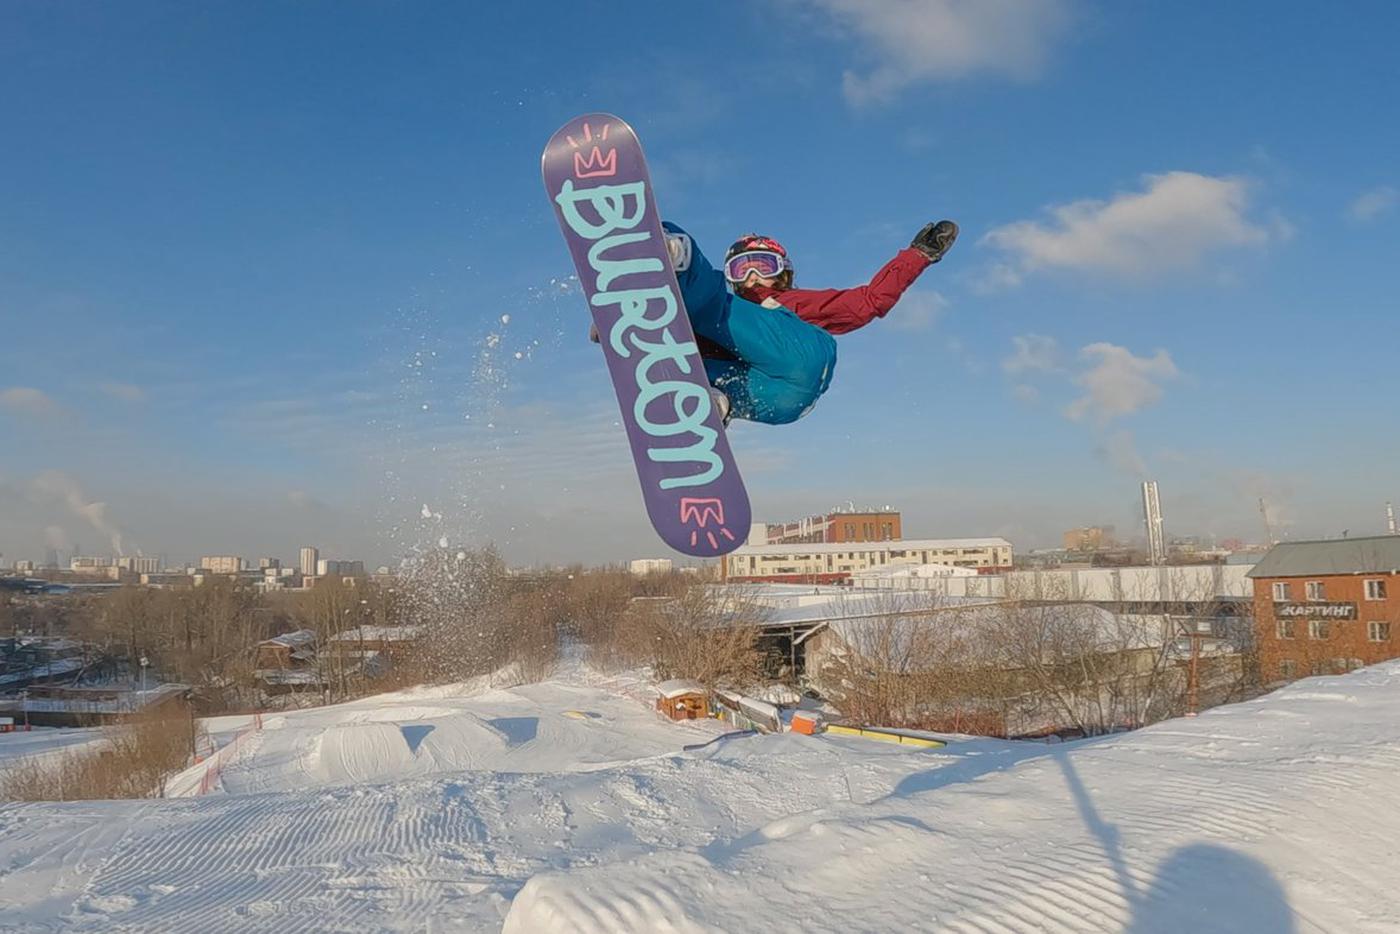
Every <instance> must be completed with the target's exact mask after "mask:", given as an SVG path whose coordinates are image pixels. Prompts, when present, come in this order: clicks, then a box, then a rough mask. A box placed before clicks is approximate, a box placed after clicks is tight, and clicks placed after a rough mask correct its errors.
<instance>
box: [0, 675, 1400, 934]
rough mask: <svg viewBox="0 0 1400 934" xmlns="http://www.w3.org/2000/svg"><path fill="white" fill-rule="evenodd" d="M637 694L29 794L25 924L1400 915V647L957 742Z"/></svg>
mask: <svg viewBox="0 0 1400 934" xmlns="http://www.w3.org/2000/svg"><path fill="white" fill-rule="evenodd" d="M624 687H626V685H622V684H616V683H614V684H609V683H604V682H600V681H599V680H598V679H596V678H592V677H590V676H588V675H587V673H586V672H583V671H574V672H572V673H571V674H570V675H568V676H566V677H563V678H561V679H560V680H556V681H551V682H547V683H545V684H538V685H529V686H524V687H519V688H512V689H509V690H488V691H484V692H479V693H475V694H472V693H471V692H470V691H467V690H462V689H459V690H456V691H453V690H442V689H435V690H430V691H415V692H404V693H401V694H396V695H389V696H386V697H382V698H375V699H371V700H368V701H360V702H357V703H354V704H346V705H341V706H338V707H334V708H326V709H322V710H309V711H301V712H295V713H288V714H285V715H278V716H276V717H268V718H267V719H266V722H265V729H264V730H263V731H262V733H261V734H259V735H258V736H257V737H256V738H255V739H254V741H253V742H252V743H251V744H250V745H249V746H248V747H247V748H246V749H245V750H244V751H243V753H242V757H241V758H240V760H239V761H238V762H237V763H236V764H235V765H234V766H231V767H229V768H228V769H226V770H225V773H224V781H223V786H224V793H217V794H213V795H209V796H206V797H203V798H190V799H180V800H167V801H129V802H93V803H84V804H67V805H58V804H49V805H8V806H0V929H3V930H6V931H11V930H15V931H59V930H63V931H69V930H76V931H96V930H104V931H108V930H119V931H165V930H169V931H185V930H188V931H200V932H206V931H208V932H214V931H230V932H232V931H422V930H453V931H457V930H465V931H474V930H482V931H497V930H501V928H502V926H503V925H504V927H505V929H506V930H508V931H512V932H544V931H555V930H558V931H610V932H611V931H647V932H651V931H714V930H725V931H735V932H737V931H764V932H769V931H886V930H901V931H903V930H960V931H996V932H1005V931H1024V930H1035V931H1042V930H1044V931H1104V930H1120V929H1121V930H1129V931H1134V932H1145V931H1179V930H1182V931H1184V930H1189V931H1212V930H1215V931H1261V932H1262V931H1269V932H1273V931H1289V930H1295V931H1317V930H1324V931H1348V932H1350V931H1358V932H1379V931H1395V930H1397V929H1400V909H1397V908H1395V907H1393V903H1394V902H1395V899H1394V897H1393V896H1392V895H1391V892H1392V891H1393V890H1395V889H1396V888H1397V887H1400V859H1397V856H1398V855H1400V852H1397V851H1398V849H1400V844H1397V843H1396V841H1400V664H1391V665H1387V666H1381V667H1377V668H1373V669H1369V670H1366V671H1362V672H1359V673H1356V674H1353V675H1350V676H1346V677H1341V678H1315V679H1310V680H1308V681H1305V682H1301V683H1299V684H1298V685H1295V686H1294V687H1292V688H1289V689H1286V690H1284V691H1280V692H1278V693H1276V694H1274V695H1271V696H1269V697H1267V698H1263V699H1261V700H1259V701H1256V702H1253V703H1250V704H1243V705H1239V706H1236V707H1231V708H1222V709H1220V710H1216V711H1212V712H1210V713H1209V714H1206V715H1204V716H1202V717H1200V718H1198V719H1196V720H1193V721H1181V720H1178V721H1172V722H1170V723H1165V724H1161V725H1159V726H1157V727H1154V728H1151V729H1148V730H1143V731H1140V732H1138V733H1134V734H1127V735H1122V736H1117V737H1112V738H1108V739H1103V740H1099V741H1095V742H1087V743H1080V744H1068V745H1064V746H1040V745H1030V744H1027V745H1018V744H1010V743H999V742H993V741H979V742H970V743H961V744H954V745H952V746H950V747H948V748H947V749H945V750H939V751H915V750H910V749H907V748H899V747H893V746H886V745H883V744H878V743H871V742H869V741H865V740H859V739H843V738H834V737H832V738H823V737H818V738H809V737H801V736H780V737H738V738H727V739H721V740H719V741H717V742H713V743H708V744H707V745H703V746H700V744H704V743H706V742H707V741H708V740H710V739H711V738H713V737H714V735H715V733H716V730H717V726H716V725H714V724H700V725H679V724H670V723H666V722H664V721H662V720H660V719H659V718H658V717H657V716H656V715H655V714H654V713H653V712H652V711H651V710H649V709H648V707H647V706H646V705H645V704H644V703H642V702H641V701H640V700H637V699H634V698H632V697H629V696H626V694H624V693H622V692H621V690H620V689H621V688H624ZM687 746H690V747H692V748H690V749H688V750H687V749H686V748H685V747H687Z"/></svg>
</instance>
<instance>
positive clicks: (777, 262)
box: [724, 250, 792, 285]
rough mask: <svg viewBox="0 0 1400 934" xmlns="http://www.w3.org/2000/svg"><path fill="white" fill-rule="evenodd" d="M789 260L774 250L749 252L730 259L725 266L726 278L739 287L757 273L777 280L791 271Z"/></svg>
mask: <svg viewBox="0 0 1400 934" xmlns="http://www.w3.org/2000/svg"><path fill="white" fill-rule="evenodd" d="M791 268H792V266H791V265H790V264H789V263H788V258H787V257H786V256H784V255H783V254H781V253H775V252H774V251H772V250H748V251H746V252H744V253H738V254H736V255H734V256H732V257H730V258H729V260H728V261H727V262H726V263H725V264H724V278H726V279H728V280H729V281H730V282H733V283H734V284H736V285H738V284H741V283H742V282H743V281H744V280H745V279H747V278H748V277H749V273H751V272H756V273H758V274H759V276H760V277H762V278H764V279H776V278H778V277H779V276H781V275H782V274H783V272H784V271H786V270H788V269H791Z"/></svg>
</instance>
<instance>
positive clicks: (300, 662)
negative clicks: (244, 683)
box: [253, 629, 316, 670]
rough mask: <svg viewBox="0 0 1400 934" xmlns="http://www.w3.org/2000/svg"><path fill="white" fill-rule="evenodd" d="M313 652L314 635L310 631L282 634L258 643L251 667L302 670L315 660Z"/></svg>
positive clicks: (314, 644)
mask: <svg viewBox="0 0 1400 934" xmlns="http://www.w3.org/2000/svg"><path fill="white" fill-rule="evenodd" d="M315 652H316V633H314V632H312V631H311V630H310V629H298V630H297V631H296V632H284V633H283V634H282V635H280V636H273V637H272V638H271V639H264V640H263V641H262V642H259V643H258V654H257V660H256V661H255V662H254V663H253V667H254V668H257V669H259V670H264V669H271V670H283V669H288V668H304V667H307V666H309V665H310V664H311V663H312V662H313V661H314V660H315Z"/></svg>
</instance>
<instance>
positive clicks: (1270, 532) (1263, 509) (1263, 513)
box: [1259, 496, 1278, 546]
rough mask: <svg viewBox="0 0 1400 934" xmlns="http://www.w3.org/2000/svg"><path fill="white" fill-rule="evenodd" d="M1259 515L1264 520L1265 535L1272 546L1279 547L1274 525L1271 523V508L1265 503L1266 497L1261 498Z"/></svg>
mask: <svg viewBox="0 0 1400 934" xmlns="http://www.w3.org/2000/svg"><path fill="white" fill-rule="evenodd" d="M1259 515H1260V517H1261V518H1262V519H1263V520H1264V534H1265V535H1266V536H1267V537H1268V542H1269V545H1270V546H1273V545H1277V544H1278V541H1277V540H1276V539H1275V538H1274V524H1273V523H1272V522H1270V521H1269V506H1268V504H1267V503H1265V502H1264V497H1262V496H1261V497H1259Z"/></svg>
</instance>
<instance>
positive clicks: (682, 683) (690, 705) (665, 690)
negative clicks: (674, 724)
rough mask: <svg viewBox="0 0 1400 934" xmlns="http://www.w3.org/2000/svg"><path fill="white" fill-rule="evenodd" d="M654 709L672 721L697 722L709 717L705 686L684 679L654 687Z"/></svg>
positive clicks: (708, 699)
mask: <svg viewBox="0 0 1400 934" xmlns="http://www.w3.org/2000/svg"><path fill="white" fill-rule="evenodd" d="M656 693H657V694H658V695H659V696H658V697H657V698H656V709H657V710H659V711H661V712H662V713H663V714H665V715H666V716H668V717H670V718H671V719H672V720H699V719H702V718H704V717H707V716H709V713H710V696H709V694H708V693H707V692H706V691H705V686H704V685H703V684H701V683H700V682H698V681H691V680H689V679H686V678H673V679H672V680H670V681H663V682H661V683H660V684H658V685H657V686H656Z"/></svg>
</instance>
